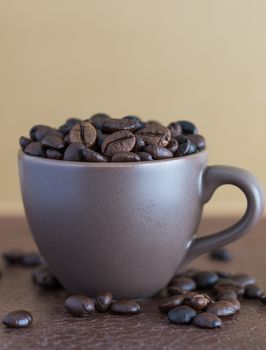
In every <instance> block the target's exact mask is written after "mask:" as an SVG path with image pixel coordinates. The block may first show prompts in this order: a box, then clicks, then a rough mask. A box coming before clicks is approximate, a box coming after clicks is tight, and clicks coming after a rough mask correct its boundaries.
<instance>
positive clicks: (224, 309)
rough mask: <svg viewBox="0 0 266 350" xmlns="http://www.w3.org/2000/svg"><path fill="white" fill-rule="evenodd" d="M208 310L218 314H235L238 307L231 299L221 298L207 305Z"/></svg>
mask: <svg viewBox="0 0 266 350" xmlns="http://www.w3.org/2000/svg"><path fill="white" fill-rule="evenodd" d="M207 311H208V312H210V313H212V314H214V315H216V316H220V317H221V316H230V315H233V314H234V313H235V312H236V311H237V309H236V307H235V306H234V304H232V303H231V302H230V301H227V300H220V301H216V302H215V303H213V304H210V305H209V306H208V307H207Z"/></svg>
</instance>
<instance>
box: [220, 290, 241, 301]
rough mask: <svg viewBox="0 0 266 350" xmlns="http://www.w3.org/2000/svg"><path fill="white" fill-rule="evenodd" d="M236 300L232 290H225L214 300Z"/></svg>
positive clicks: (235, 294)
mask: <svg viewBox="0 0 266 350" xmlns="http://www.w3.org/2000/svg"><path fill="white" fill-rule="evenodd" d="M227 299H237V293H236V292H235V291H234V290H227V291H225V292H221V293H218V294H217V295H216V300H227Z"/></svg>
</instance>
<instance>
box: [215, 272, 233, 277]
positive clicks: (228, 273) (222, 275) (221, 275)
mask: <svg viewBox="0 0 266 350" xmlns="http://www.w3.org/2000/svg"><path fill="white" fill-rule="evenodd" d="M215 272H216V273H217V275H218V276H219V278H230V277H231V276H232V273H231V272H229V271H215Z"/></svg>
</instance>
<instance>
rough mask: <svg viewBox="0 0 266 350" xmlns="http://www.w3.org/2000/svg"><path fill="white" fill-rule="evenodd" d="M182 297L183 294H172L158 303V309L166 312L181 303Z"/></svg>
mask: <svg viewBox="0 0 266 350" xmlns="http://www.w3.org/2000/svg"><path fill="white" fill-rule="evenodd" d="M183 301H184V298H183V295H173V296H171V297H169V298H167V299H165V300H164V301H163V302H162V304H160V305H159V310H160V311H161V312H168V311H169V310H171V309H173V308H175V307H176V306H179V305H181V304H183Z"/></svg>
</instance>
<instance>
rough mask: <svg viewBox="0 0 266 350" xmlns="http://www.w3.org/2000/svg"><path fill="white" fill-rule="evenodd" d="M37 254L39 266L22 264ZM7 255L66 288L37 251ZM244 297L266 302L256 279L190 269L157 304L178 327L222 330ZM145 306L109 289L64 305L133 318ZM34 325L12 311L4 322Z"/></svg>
mask: <svg viewBox="0 0 266 350" xmlns="http://www.w3.org/2000/svg"><path fill="white" fill-rule="evenodd" d="M33 256H34V257H35V259H33V260H34V262H35V263H34V264H32V265H27V264H26V265H25V264H23V263H22V261H24V260H25V257H33ZM3 257H4V260H5V261H6V263H8V264H11V265H13V266H14V265H19V266H36V265H40V266H38V267H37V268H35V270H33V273H32V279H33V282H34V283H35V284H36V285H38V286H39V287H41V288H42V289H46V290H54V289H58V288H62V286H61V285H60V283H59V282H58V280H57V279H56V278H55V276H54V275H53V274H52V272H51V271H50V269H49V267H48V266H47V265H45V264H44V262H43V260H42V259H41V258H40V257H39V258H38V259H37V258H36V257H37V254H36V253H34V254H33V253H27V254H25V253H22V252H19V251H11V252H7V253H5V254H3ZM26 260H27V259H26ZM224 261H226V260H224ZM244 298H247V299H257V300H259V301H260V302H261V303H263V304H266V293H265V292H264V291H263V290H262V289H261V288H260V287H259V286H257V285H256V280H255V278H254V277H252V276H249V275H247V274H243V273H241V274H231V273H230V272H225V271H223V272H222V271H199V270H197V269H188V270H185V271H184V272H182V273H180V274H178V275H176V276H175V277H174V278H173V279H172V280H171V281H170V283H169V284H168V286H166V287H165V288H164V289H163V290H161V291H160V292H159V293H157V295H155V296H154V297H153V300H154V304H155V305H158V308H159V310H158V312H159V311H160V312H161V313H163V314H165V315H166V319H168V321H170V322H171V323H173V324H177V325H180V324H182V325H188V324H192V325H194V326H196V327H199V328H208V329H215V328H219V327H221V326H222V318H223V317H226V316H227V317H232V316H233V315H234V314H235V313H237V312H238V311H239V310H240V307H241V304H240V303H241V302H242V300H243V299H244ZM142 303H144V302H137V301H135V300H115V299H114V298H113V296H112V294H111V293H110V292H108V291H103V292H100V293H99V294H98V296H97V297H96V298H91V297H89V296H87V295H70V296H69V297H68V298H67V299H66V300H65V305H64V307H65V309H66V310H67V311H68V313H69V314H70V315H71V316H74V317H82V318H83V317H92V316H93V314H94V313H95V312H96V311H97V312H99V313H106V312H107V313H112V314H117V315H125V316H126V315H128V316H129V315H138V314H140V313H141V312H143V308H142ZM62 307H63V306H62ZM32 322H33V316H32V315H31V313H30V312H29V311H26V310H14V311H11V312H9V313H8V314H6V315H5V317H4V319H3V324H4V325H5V326H6V327H9V328H25V327H29V326H30V325H31V324H32Z"/></svg>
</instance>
